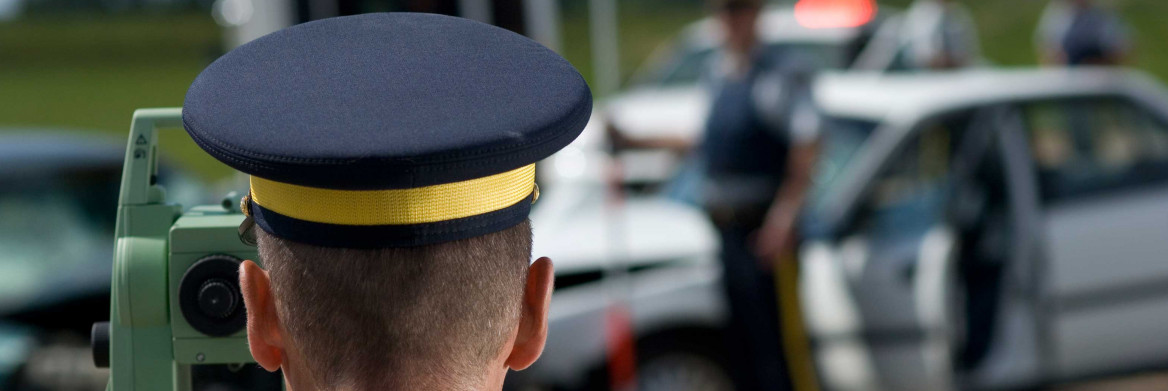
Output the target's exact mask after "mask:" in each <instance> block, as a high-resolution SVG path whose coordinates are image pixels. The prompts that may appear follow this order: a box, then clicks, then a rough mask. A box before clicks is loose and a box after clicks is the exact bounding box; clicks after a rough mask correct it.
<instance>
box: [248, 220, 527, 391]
mask: <svg viewBox="0 0 1168 391" xmlns="http://www.w3.org/2000/svg"><path fill="white" fill-rule="evenodd" d="M256 234H257V235H256V239H257V244H258V246H259V253H260V259H261V261H262V263H263V266H264V268H265V269H267V270H268V273H269V276H270V278H271V286H272V294H273V296H274V297H275V302H276V313H277V314H278V315H279V318H280V320H281V324H282V325H283V327H284V330H286V332H287V334H288V336H289V338H290V340H291V341H292V345H294V346H295V347H297V348H298V349H300V353H301V354H302V355H303V357H305V360H307V361H308V362H307V363H305V365H307V366H308V367H309V369H310V370H309V372H310V373H309V375H310V376H312V378H313V379H314V380H315V381H316V382H317V384H318V385H320V386H322V387H332V388H340V387H376V388H379V389H385V388H390V387H401V386H407V384H402V382H411V383H412V384H413V385H415V386H416V385H417V384H418V383H417V382H418V381H419V379H415V377H417V376H422V377H426V376H431V377H433V376H439V377H440V378H442V379H452V380H453V379H461V381H464V382H479V381H482V380H483V376H485V374H486V372H485V368H486V364H487V363H488V362H490V361H491V360H493V359H495V358H496V357H497V356H498V355H499V354H500V353H501V349H502V347H503V344H505V343H506V342H507V340H508V339H509V338H510V333H511V332H513V331H514V329H515V327H517V325H518V322H519V317H520V311H521V310H522V300H523V292H524V286H525V282H526V279H527V270H528V266H529V264H530V261H531V225H530V222H529V221H524V222H522V223H520V224H519V225H516V226H514V227H511V228H508V229H506V230H503V231H499V232H495V233H491V234H487V235H483V236H478V237H473V238H470V239H463V240H457V241H452V242H446V243H440V244H435V245H429V246H421V247H406V248H382V249H349V248H332V247H321V246H314V245H308V244H303V243H298V242H293V241H290V240H287V239H283V238H279V237H276V236H273V235H271V234H268V233H267V232H264V231H263V230H257V233H256ZM418 371H423V373H418ZM435 379H437V378H435Z"/></svg>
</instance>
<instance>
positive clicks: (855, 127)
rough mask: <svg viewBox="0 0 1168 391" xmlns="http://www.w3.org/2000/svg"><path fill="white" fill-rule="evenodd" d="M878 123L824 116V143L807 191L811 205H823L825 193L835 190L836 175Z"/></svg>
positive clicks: (837, 180)
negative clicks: (810, 185)
mask: <svg viewBox="0 0 1168 391" xmlns="http://www.w3.org/2000/svg"><path fill="white" fill-rule="evenodd" d="M878 125H879V124H878V123H877V122H874V121H868V120H858V119H848V118H828V119H827V121H826V126H825V130H826V131H825V132H824V138H823V146H822V148H821V152H820V154H819V161H817V162H816V163H815V175H814V176H813V178H812V190H811V193H810V194H811V200H812V205H813V208H815V209H819V208H823V207H824V205H823V204H822V202H824V201H826V198H827V195H828V194H831V193H832V192H834V191H837V190H836V188H837V186H838V182H839V178H840V177H841V176H842V174H843V173H844V171H845V170H847V168H848V165H849V163H851V161H852V158H853V157H855V156H856V153H857V152H859V151H860V148H861V147H863V146H864V144H865V143H866V142H867V141H868V139H869V138H870V137H871V136H872V132H874V131H875V130H876V127H877V126H878Z"/></svg>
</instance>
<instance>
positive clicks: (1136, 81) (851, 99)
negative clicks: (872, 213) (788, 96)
mask: <svg viewBox="0 0 1168 391" xmlns="http://www.w3.org/2000/svg"><path fill="white" fill-rule="evenodd" d="M1158 85H1159V83H1157V82H1155V81H1154V80H1153V79H1152V78H1150V77H1149V76H1147V75H1146V74H1144V73H1142V72H1139V71H1134V70H1126V69H1119V68H1079V69H1069V68H1019V69H991V68H979V69H969V70H961V71H950V72H935V73H900V74H896V73H892V74H889V73H875V72H851V73H826V74H823V75H821V76H819V77H818V79H817V80H816V83H815V87H814V92H813V93H814V95H815V101H816V103H817V104H818V105H819V107H820V109H821V110H823V111H824V112H825V113H827V114H828V115H831V116H837V117H846V118H853V119H862V120H871V121H874V122H881V121H885V120H887V119H888V118H890V117H891V116H894V115H896V116H904V115H908V116H914V115H915V116H922V115H929V114H931V113H938V112H943V111H948V110H954V109H961V108H965V107H971V106H977V105H983V104H992V103H998V102H1010V101H1019V100H1034V99H1042V98H1055V97H1073V96H1084V95H1100V94H1115V93H1124V92H1127V93H1132V94H1152V95H1160V94H1162V92H1160V90H1159V89H1158V88H1157V87H1155V86H1158Z"/></svg>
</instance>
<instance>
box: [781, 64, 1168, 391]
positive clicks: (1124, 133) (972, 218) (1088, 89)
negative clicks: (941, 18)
mask: <svg viewBox="0 0 1168 391" xmlns="http://www.w3.org/2000/svg"><path fill="white" fill-rule="evenodd" d="M815 94H816V99H817V101H818V103H819V104H820V105H821V106H822V108H823V109H824V110H825V111H826V112H828V113H830V114H831V115H832V116H834V117H835V118H837V120H835V121H834V122H835V126H833V128H832V132H831V134H830V136H829V140H828V143H827V146H826V149H825V155H826V163H825V164H822V165H821V167H820V168H821V169H822V170H821V174H820V176H819V178H818V184H817V185H818V186H819V189H818V192H819V193H818V194H817V196H816V197H814V199H815V200H816V201H815V204H814V205H813V207H812V208H811V211H810V213H809V217H810V218H809V219H808V225H807V226H806V227H805V228H806V229H805V230H804V232H805V233H806V236H807V237H808V240H807V242H806V243H805V245H804V246H803V247H802V248H801V252H800V260H801V265H802V274H801V286H800V289H801V293H800V297H801V300H802V302H803V308H804V311H805V317H806V318H805V321H806V323H807V325H808V328H809V332H810V334H811V336H812V339H813V342H814V343H813V347H814V359H815V362H816V364H817V366H818V368H819V370H820V374H821V377H822V378H823V380H824V382H825V384H826V385H827V386H828V388H830V389H835V390H878V389H887V390H946V389H1002V388H1016V387H1030V386H1035V385H1042V384H1048V383H1051V382H1057V381H1065V380H1074V379H1079V378H1085V377H1093V376H1099V375H1108V374H1117V373H1123V372H1131V371H1137V370H1145V369H1154V368H1163V367H1164V365H1166V364H1168V361H1165V357H1168V339H1165V338H1163V335H1164V334H1163V333H1164V330H1163V327H1164V326H1163V325H1164V324H1168V288H1166V287H1168V262H1164V254H1168V220H1166V217H1168V95H1166V94H1165V91H1164V89H1163V88H1162V87H1161V86H1160V84H1159V83H1158V82H1156V81H1154V80H1152V79H1151V78H1149V77H1147V76H1146V75H1143V74H1140V73H1138V72H1134V71H1124V70H1110V69H1077V70H1055V69H1047V70H1042V69H1036V70H975V71H965V72H953V73H939V74H926V75H919V76H910V75H899V76H894V75H879V74H848V75H831V76H827V77H824V78H822V79H821V80H820V82H819V83H817V86H816V88H815Z"/></svg>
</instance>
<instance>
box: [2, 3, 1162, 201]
mask: <svg viewBox="0 0 1168 391" xmlns="http://www.w3.org/2000/svg"><path fill="white" fill-rule="evenodd" d="M617 1H618V4H619V8H618V13H619V18H620V23H619V31H620V37H621V41H620V45H621V53H620V55H621V67H622V74H623V75H624V76H625V77H626V78H627V77H629V76H630V75H631V74H632V72H633V71H634V70H636V69H637V68H638V67H639V66H640V65H641V64H642V63H643V62H644V61H645V59H646V58H647V57H648V56H649V55H650V54H651V53H652V52H653V51H654V50H656V49H657V48H658V47H659V46H661V45H662V44H663V43H665V42H666V41H668V40H669V39H670V38H671V37H673V36H674V35H675V34H676V33H677V32H678V31H679V30H680V29H681V28H682V27H684V26H685V25H687V24H689V23H691V22H693V21H695V20H697V19H699V18H701V17H702V16H703V14H704V12H705V0H617ZM909 2H910V0H888V1H883V2H882V4H884V5H891V6H897V7H900V8H904V7H905V6H906V5H907V4H908V3H909ZM964 3H965V4H967V5H968V6H969V7H970V9H971V10H972V11H973V13H974V17H975V19H976V20H977V22H978V24H979V30H980V31H981V35H982V44H983V46H984V51H985V53H986V56H987V57H988V58H989V59H991V60H992V61H993V62H995V63H997V64H1000V65H1006V66H1024V65H1031V64H1034V62H1035V56H1034V53H1035V51H1034V48H1033V45H1032V34H1033V31H1034V26H1035V24H1037V21H1038V18H1039V14H1040V12H1041V10H1042V7H1043V6H1044V4H1045V1H1037V0H968V1H964ZM561 4H562V7H563V8H562V9H563V13H564V16H565V17H564V21H563V28H564V31H563V40H564V42H563V46H562V52H563V54H564V56H565V57H566V58H567V59H568V60H569V61H571V62H572V63H573V64H575V65H576V66H577V68H579V69H580V71H581V73H583V74H584V75H585V77H586V78H588V79H591V78H592V72H591V70H592V64H591V61H590V58H591V56H590V50H591V48H590V43H589V33H588V7H587V2H586V0H563V1H561ZM1118 7H1119V9H1120V11H1121V12H1122V14H1123V15H1124V17H1125V18H1126V19H1127V20H1128V21H1129V23H1130V24H1131V26H1132V27H1133V30H1134V31H1133V32H1134V37H1133V38H1134V40H1135V43H1136V46H1137V48H1138V49H1139V50H1138V55H1137V56H1136V57H1135V59H1134V63H1133V64H1132V65H1133V66H1136V67H1138V68H1142V69H1144V70H1147V71H1149V72H1151V73H1152V74H1154V75H1156V76H1158V77H1159V78H1161V79H1162V80H1163V79H1168V52H1165V51H1161V50H1158V49H1159V48H1158V43H1159V41H1160V40H1161V39H1163V38H1168V24H1165V23H1161V21H1160V19H1161V16H1162V15H1165V14H1168V2H1165V1H1163V0H1127V1H1124V2H1119V3H1118ZM219 47H220V31H219V28H218V26H216V25H215V24H214V23H213V22H212V21H211V19H210V17H209V15H208V13H206V12H193V11H186V12H178V13H174V12H167V13H131V14H123V15H117V16H107V15H100V16H94V15H85V14H65V15H45V14H37V15H33V16H30V17H27V18H23V19H19V20H16V21H11V22H2V23H0V58H2V60H0V128H22V127H24V128H27V127H38V128H68V129H82V130H91V131H94V132H101V133H104V134H107V135H109V136H110V137H119V138H120V137H124V135H125V134H126V131H127V130H128V128H129V121H130V114H131V113H132V112H133V110H134V109H136V108H140V107H161V106H179V105H181V104H182V101H183V95H184V94H185V92H186V89H187V86H188V85H189V84H190V82H191V80H193V79H194V78H195V76H196V75H198V73H199V72H200V71H201V70H202V68H203V67H204V66H206V65H207V64H208V63H209V62H210V61H211V60H212V59H213V58H214V57H215V55H216V54H217V53H218V52H219ZM172 133H173V134H172V135H170V136H166V137H165V138H164V139H163V144H164V145H163V148H164V155H165V156H170V157H173V158H174V160H176V161H178V162H179V163H180V164H182V165H184V166H187V167H189V168H190V169H191V170H193V171H194V172H196V173H197V174H199V175H200V176H202V177H204V178H205V179H218V178H223V177H226V176H228V175H230V173H231V170H230V169H228V168H226V167H225V166H223V165H221V164H219V163H217V162H215V161H214V160H212V159H210V158H208V157H206V156H205V155H204V154H203V153H202V152H201V151H200V150H199V149H198V148H197V147H195V146H194V144H193V143H192V142H190V141H189V139H187V138H186V137H184V136H182V135H181V134H179V133H177V132H172Z"/></svg>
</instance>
